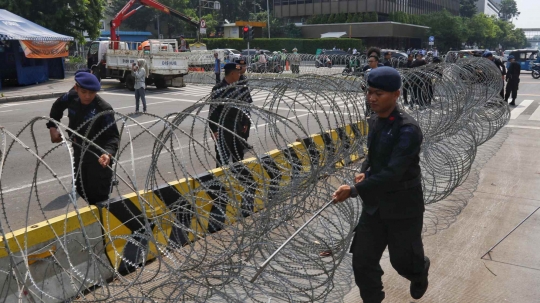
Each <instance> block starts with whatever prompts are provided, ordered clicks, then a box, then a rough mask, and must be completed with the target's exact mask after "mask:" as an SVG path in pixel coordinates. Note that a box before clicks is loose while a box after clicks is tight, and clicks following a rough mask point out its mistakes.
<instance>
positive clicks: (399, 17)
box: [388, 12, 410, 23]
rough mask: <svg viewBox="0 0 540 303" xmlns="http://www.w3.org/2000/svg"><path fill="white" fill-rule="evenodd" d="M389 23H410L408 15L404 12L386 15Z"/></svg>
mask: <svg viewBox="0 0 540 303" xmlns="http://www.w3.org/2000/svg"><path fill="white" fill-rule="evenodd" d="M388 20H389V21H394V22H400V23H410V22H409V14H407V13H405V12H393V13H390V14H389V15H388Z"/></svg>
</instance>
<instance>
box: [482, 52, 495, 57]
mask: <svg viewBox="0 0 540 303" xmlns="http://www.w3.org/2000/svg"><path fill="white" fill-rule="evenodd" d="M490 56H493V54H492V53H491V52H484V54H483V55H482V57H486V58H487V57H490Z"/></svg>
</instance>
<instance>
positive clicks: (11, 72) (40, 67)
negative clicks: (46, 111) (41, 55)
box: [0, 9, 73, 89]
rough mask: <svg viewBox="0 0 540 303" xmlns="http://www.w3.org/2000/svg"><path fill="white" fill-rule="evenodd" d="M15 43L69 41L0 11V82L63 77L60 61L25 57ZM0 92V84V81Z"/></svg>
mask: <svg viewBox="0 0 540 303" xmlns="http://www.w3.org/2000/svg"><path fill="white" fill-rule="evenodd" d="M19 40H27V41H73V38H72V37H69V36H65V35H61V34H57V33H55V32H53V31H51V30H48V29H46V28H44V27H42V26H40V25H37V24H35V23H34V22H31V21H28V20H26V19H24V18H22V17H20V16H17V15H15V14H13V13H11V12H9V11H7V10H4V9H0V80H4V79H11V80H15V79H16V80H17V82H18V84H20V85H28V84H34V83H40V82H44V81H47V80H49V78H55V79H63V78H64V60H63V58H53V59H31V58H26V56H25V55H24V52H23V49H22V47H21V45H20V43H19ZM0 89H1V82H0Z"/></svg>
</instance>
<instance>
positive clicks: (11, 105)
mask: <svg viewBox="0 0 540 303" xmlns="http://www.w3.org/2000/svg"><path fill="white" fill-rule="evenodd" d="M52 100H56V98H52V99H43V100H39V101H30V102H23V103H19V102H13V103H8V104H4V105H2V106H0V108H4V107H13V106H19V105H29V104H36V103H43V102H50V101H52Z"/></svg>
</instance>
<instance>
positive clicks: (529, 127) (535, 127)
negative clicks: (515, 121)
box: [504, 125, 540, 129]
mask: <svg viewBox="0 0 540 303" xmlns="http://www.w3.org/2000/svg"><path fill="white" fill-rule="evenodd" d="M504 127H510V128H524V129H540V127H538V126H525V125H505V126H504Z"/></svg>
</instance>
